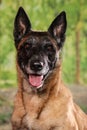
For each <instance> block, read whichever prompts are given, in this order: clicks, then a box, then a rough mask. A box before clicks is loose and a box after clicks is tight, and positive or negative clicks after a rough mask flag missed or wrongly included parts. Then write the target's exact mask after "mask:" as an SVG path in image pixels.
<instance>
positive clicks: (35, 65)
mask: <svg viewBox="0 0 87 130" xmlns="http://www.w3.org/2000/svg"><path fill="white" fill-rule="evenodd" d="M30 68H31V69H32V70H34V71H40V70H42V69H43V62H40V61H39V62H38V61H36V62H34V61H33V62H31V63H30Z"/></svg>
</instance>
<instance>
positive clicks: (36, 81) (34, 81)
mask: <svg viewBox="0 0 87 130" xmlns="http://www.w3.org/2000/svg"><path fill="white" fill-rule="evenodd" d="M42 79H43V75H41V76H37V75H29V82H30V84H31V85H32V86H33V87H39V86H40V85H41V84H42Z"/></svg>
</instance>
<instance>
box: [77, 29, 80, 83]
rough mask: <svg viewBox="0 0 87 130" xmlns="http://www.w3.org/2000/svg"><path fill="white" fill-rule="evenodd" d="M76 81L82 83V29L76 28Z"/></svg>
mask: <svg viewBox="0 0 87 130" xmlns="http://www.w3.org/2000/svg"><path fill="white" fill-rule="evenodd" d="M76 83H77V84H80V30H79V29H76Z"/></svg>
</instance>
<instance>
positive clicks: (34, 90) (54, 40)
mask: <svg viewBox="0 0 87 130" xmlns="http://www.w3.org/2000/svg"><path fill="white" fill-rule="evenodd" d="M66 27H67V21H66V13H65V12H64V11H63V12H61V13H60V14H59V15H58V16H57V17H56V18H55V19H54V21H53V22H52V24H51V25H50V26H49V28H48V30H47V31H32V29H31V23H30V20H29V18H28V16H27V14H26V13H25V11H24V9H23V8H22V7H20V8H19V10H18V13H17V15H16V18H15V22H14V40H15V47H16V50H17V63H16V64H17V74H18V92H17V95H16V98H15V103H14V112H13V115H12V129H13V130H87V115H86V114H85V113H84V112H82V110H81V109H80V108H79V107H78V106H77V105H76V104H75V103H74V102H73V99H72V94H71V93H70V91H69V90H68V89H67V88H66V87H65V85H64V84H63V82H62V80H61V50H62V47H63V43H64V40H65V32H66ZM67 71H68V70H67Z"/></svg>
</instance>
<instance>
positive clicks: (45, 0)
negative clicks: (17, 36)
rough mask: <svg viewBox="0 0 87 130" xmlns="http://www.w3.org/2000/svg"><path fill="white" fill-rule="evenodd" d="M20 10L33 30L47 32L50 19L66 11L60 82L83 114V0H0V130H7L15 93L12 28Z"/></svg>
mask: <svg viewBox="0 0 87 130" xmlns="http://www.w3.org/2000/svg"><path fill="white" fill-rule="evenodd" d="M20 6H22V7H23V8H24V9H25V11H26V12H27V14H28V16H29V18H30V20H31V23H32V29H33V30H43V31H44V30H47V29H48V27H49V25H50V24H51V22H52V21H53V19H54V18H55V17H56V16H57V15H58V14H59V13H60V12H61V11H63V10H65V11H66V14H67V22H68V26H67V32H66V41H65V45H64V48H63V52H62V58H63V64H62V66H63V67H62V69H63V71H62V78H63V80H64V82H65V83H66V84H68V85H71V84H72V86H70V89H71V90H72V93H73V94H74V97H75V101H76V102H77V103H78V104H79V105H80V107H81V108H82V109H83V110H84V111H85V112H86V113H87V87H84V86H87V0H0V130H11V127H10V125H9V123H10V117H11V113H12V111H13V98H14V95H15V93H16V89H17V88H15V87H17V76H16V64H15V61H16V49H15V47H14V38H13V27H14V19H15V16H16V13H17V10H18V8H19V7H20Z"/></svg>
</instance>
